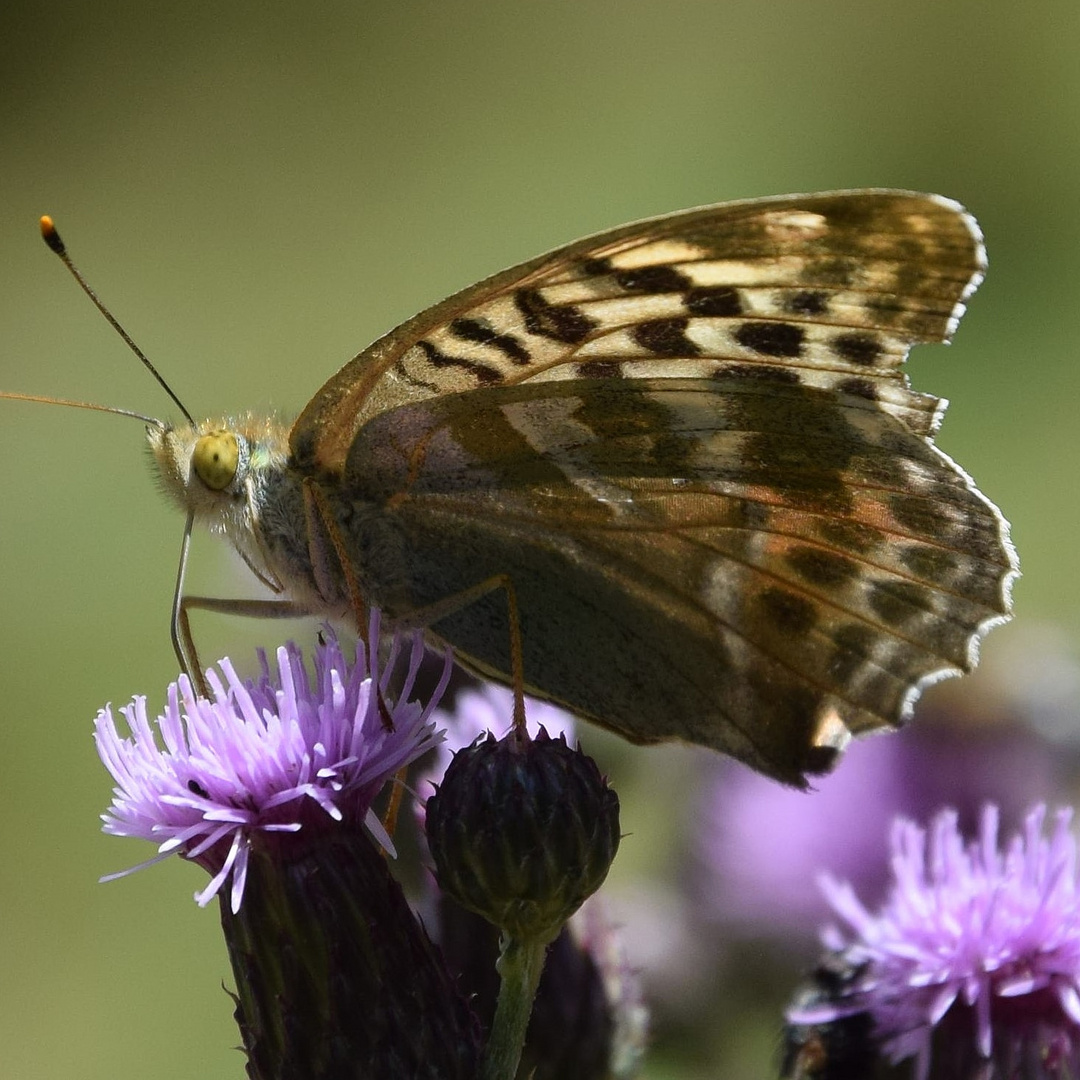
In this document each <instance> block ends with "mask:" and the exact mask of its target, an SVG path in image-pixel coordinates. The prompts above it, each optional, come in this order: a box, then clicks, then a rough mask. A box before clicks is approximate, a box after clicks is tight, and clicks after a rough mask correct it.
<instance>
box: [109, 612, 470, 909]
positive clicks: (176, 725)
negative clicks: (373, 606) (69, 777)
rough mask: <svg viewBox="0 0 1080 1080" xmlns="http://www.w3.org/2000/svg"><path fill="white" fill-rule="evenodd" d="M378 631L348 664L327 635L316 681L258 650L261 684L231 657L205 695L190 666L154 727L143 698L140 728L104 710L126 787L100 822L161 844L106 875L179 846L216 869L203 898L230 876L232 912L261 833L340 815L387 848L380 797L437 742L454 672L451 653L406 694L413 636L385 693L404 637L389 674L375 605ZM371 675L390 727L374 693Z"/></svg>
mask: <svg viewBox="0 0 1080 1080" xmlns="http://www.w3.org/2000/svg"><path fill="white" fill-rule="evenodd" d="M369 636H370V643H369V645H367V646H365V645H364V644H363V643H360V642H358V643H357V646H356V654H355V659H354V661H353V662H352V663H349V662H347V661H346V659H345V657H344V655H343V654H342V651H341V648H340V646H339V645H338V642H337V639H336V637H335V636H333V634H328V635H327V640H326V642H325V643H323V644H320V645H319V646H318V648H317V649H316V652H315V677H314V680H312V679H311V678H310V677H309V675H308V673H307V671H306V670H305V668H304V664H303V657H302V655H301V652H300V650H299V648H298V647H297V646H296V645H294V644H292V643H289V644H288V645H285V646H283V647H281V648H279V649H278V650H277V656H276V659H277V667H276V670H275V671H273V672H271V670H270V665H269V663H268V660H267V657H266V654H265V653H262V652H261V651H260V660H261V663H262V674H261V676H260V677H259V678H258V679H257V680H254V681H251V680H249V681H243V680H241V679H240V677H239V676H238V675H237V674H236V671H235V670H234V669H233V666H232V664H231V662H230V661H229V660H228V659H227V658H226V659H223V660H222V661H221V662H220V664H219V665H218V666H219V668H220V671H221V674H220V675H219V674H218V672H217V671H214V670H213V669H210V670H209V671H208V672H207V679H208V681H209V684H210V688H211V690H212V693H213V700H208V699H206V698H202V697H199V696H198V695H197V694H196V693H195V691H194V689H193V687H192V685H191V681H190V680H189V679H188V678H187V676H186V675H181V676H180V678H179V680H178V681H177V682H175V683H173V684H171V685H170V686H169V689H168V700H167V705H166V708H165V712H164V714H163V715H161V716H159V717H158V718H157V721H156V723H155V724H154V725H151V723H150V721H149V719H148V717H147V711H146V698H145V697H136V698H135V699H134V701H133V702H132V704H131V705H127V706H125V707H124V708H122V709H121V710H120V711H121V713H122V714H123V715H124V718H125V720H126V721H127V726H128V728H129V729H130V732H131V735H130V736H129V737H127V738H123V737H121V736H120V734H119V733H118V731H117V728H116V722H115V720H114V718H113V713H112V709H111V708H110V707H106V708H104V709H102V710H101V712H99V713H98V717H97V721H96V723H95V730H94V741H95V742H96V744H97V749H98V754H99V755H100V757H101V760H102V762H103V763H104V765H105V767H106V768H107V769H108V770H109V772H110V773H111V774H112V776H113V779H114V780H115V781H116V785H117V786H116V787H115V788H114V793H113V801H112V805H111V806H110V807H109V810H108V811H107V812H106V813H105V814H103V815H102V820H103V821H104V822H105V825H104V831H105V832H107V833H111V834H113V835H115V836H137V837H141V838H142V839H145V840H153V841H155V842H157V843H158V845H159V846H158V855H157V856H156V857H155V858H153V859H150V860H148V861H147V862H145V863H141V864H140V865H139V866H135V867H132V868H131V869H129V870H125V871H122V872H121V873H119V874H112V875H109V877H106V878H103V879H102V880H103V881H107V880H111V879H112V878H116V877H123V876H125V875H126V874H129V873H132V872H134V871H135V870H139V869H142V867H144V866H149V865H151V864H152V863H155V862H158V861H160V860H161V859H164V858H166V857H168V856H169V855H172V854H177V853H179V854H182V855H183V856H184V857H185V858H188V859H192V860H194V861H196V862H198V863H200V865H202V866H204V867H205V868H206V869H208V870H209V871H210V873H211V874H212V875H213V877H212V880H211V881H210V884H209V885H207V887H206V888H205V889H203V890H201V891H200V892H198V893H196V894H195V900H196V901H197V903H199V905H200V906H203V905H206V904H208V903H209V902H210V901H211V900H212V899H213V897H214V896H215V895H216V894H217V893H218V891H219V890H220V889H221V888H222V887H223V886H224V884H225V882H226V881H229V880H230V879H231V896H230V904H231V908H232V910H233V912H234V913H235V912H236V911H238V910H239V908H240V902H241V899H242V898H243V893H244V882H245V879H246V876H247V868H248V860H249V855H250V852H251V848H252V845H253V844H254V843H256V842H261V843H272V842H273V838H274V837H275V836H276V837H278V842H281V841H282V840H283V839H284V838H283V835H282V834H290V833H296V832H298V831H299V830H300V829H301V828H303V829H306V830H309V831H310V830H312V829H326V828H327V827H328V826H332V824H333V823H335V822H345V823H348V824H352V825H355V826H357V827H358V826H359V825H360V824H366V826H367V827H368V829H369V830H370V831H371V832H372V834H373V835H374V836H375V838H376V840H378V842H379V843H380V844H381V845H382V846H383V847H384V848H386V849H387V850H388V851H390V852H391V853H392V852H393V845H392V843H391V841H390V838H389V837H388V836H387V835H386V833H385V831H384V830H383V828H382V826H381V824H380V823H379V820H378V818H377V817H376V815H375V814H374V812H373V811H372V809H371V804H372V801H373V800H374V799H375V797H376V795H377V794H378V793H379V791H380V790H381V788H382V786H383V785H384V784H385V783H386V781H387V780H388V779H389V778H390V777H392V776H393V775H394V773H396V772H397V771H398V770H399V769H401V768H402V767H403V766H405V765H408V764H409V763H410V762H412V761H414V760H415V759H416V758H418V757H419V756H420V755H421V754H423V753H425V752H426V751H427V750H429V749H430V748H431V747H432V746H434V745H436V743H437V742H438V741H439V739H440V738H441V734H439V733H438V732H437V728H436V725H435V722H434V720H433V719H432V711H433V709H434V706H435V704H436V703H437V702H438V699H439V697H440V696H441V695H442V692H443V690H444V689H445V686H446V683H447V681H448V679H449V675H450V658H449V657H447V662H446V668H445V670H444V672H443V678H442V681H441V683H440V685H439V688H438V689H437V691H436V692H435V694H434V695H433V697H432V700H431V701H430V702H429V703H428V704H426V705H421V704H420V703H418V702H415V701H409V700H408V698H409V695H410V694H411V693H412V690H413V684H414V681H415V678H416V673H417V670H418V669H419V666H420V661H421V659H422V657H423V644H422V641H421V638H420V636H419V635H414V636H413V638H412V648H411V653H410V657H409V667H408V671H407V673H406V676H405V681H404V685H403V687H402V689H401V692H400V694H398V695H397V699H396V701H390V700H389V699H388V695H389V694H390V692H391V690H390V679H391V675H392V673H393V670H394V667H395V660H396V659H397V657H398V652H399V642H398V640H396V639H395V641H394V642H393V644H392V647H391V650H390V656H389V658H388V659H387V660H386V662H385V663H384V664H383V665H381V671H380V665H379V663H378V660H377V658H378V618H377V615H373V617H372V623H371V632H370V635H369ZM222 676H223V677H224V681H223V679H222ZM373 676H374V677H375V678H376V679H377V682H378V686H379V688H380V691H381V694H382V698H383V702H384V704H385V706H386V709H387V711H388V713H389V719H390V721H391V723H392V725H393V726H392V728H391V727H389V726H388V725H387V724H386V723H385V721H384V716H383V715H382V712H381V710H380V708H379V694H376V693H373V692H372V686H373V682H372V677H373ZM159 736H160V742H161V744H163V745H164V749H162V748H161V745H159V742H158V737H159Z"/></svg>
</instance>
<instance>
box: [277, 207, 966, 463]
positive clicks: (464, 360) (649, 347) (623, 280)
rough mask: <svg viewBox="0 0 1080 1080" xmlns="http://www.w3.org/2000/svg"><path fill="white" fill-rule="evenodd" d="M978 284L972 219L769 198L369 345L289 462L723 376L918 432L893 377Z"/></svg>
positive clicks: (941, 336) (915, 409) (452, 302)
mask: <svg viewBox="0 0 1080 1080" xmlns="http://www.w3.org/2000/svg"><path fill="white" fill-rule="evenodd" d="M984 269H985V255H984V252H983V247H982V241H981V236H980V234H979V231H978V227H977V226H976V224H975V222H974V220H973V219H972V218H971V217H970V215H968V214H967V213H965V212H964V210H963V209H962V208H961V207H960V206H959V205H958V204H957V203H954V202H952V201H951V200H948V199H944V198H941V197H940V196H937V195H923V194H918V193H915V192H906V191H889V190H875V189H864V190H856V191H839V192H831V193H824V194H816V195H794V196H790V195H789V196H779V197H776V198H768V199H753V200H749V201H746V202H733V203H721V204H718V205H716V206H706V207H702V208H700V209H696V210H686V211H682V212H680V213H676V214H670V215H666V216H664V217H658V218H653V219H651V220H647V221H642V222H637V223H635V224H632V225H626V226H623V227H622V228H619V229H614V230H611V231H610V232H606V233H601V234H599V235H597V236H593V237H589V238H587V239H585V240H580V241H578V242H577V243H574V244H570V245H568V246H567V247H564V248H560V249H558V250H557V251H554V252H551V253H549V254H547V255H543V256H540V257H539V258H537V259H533V260H532V261H530V262H527V263H523V264H521V265H520V266H516V267H513V268H511V269H509V270H505V271H503V272H502V273H500V274H496V275H495V276H493V277H491V278H488V279H487V280H485V281H482V282H480V283H479V284H477V285H474V286H472V287H471V288H468V289H465V290H463V291H462V292H460V293H457V294H456V295H454V296H452V297H450V298H449V299H447V300H444V301H443V302H442V303H440V304H436V305H435V306H434V307H431V308H429V309H427V310H426V311H424V312H421V313H420V314H419V315H417V316H416V317H414V318H413V319H410V320H409V321H408V322H406V323H403V324H402V325H401V326H399V327H398V328H397V329H395V330H393V331H391V332H390V333H389V334H387V335H385V336H384V337H382V338H380V339H379V340H378V341H376V342H375V343H374V344H373V345H371V346H369V347H368V348H367V349H365V350H364V351H363V352H362V353H360V355H359V356H357V357H355V358H354V359H353V360H351V361H350V362H349V363H348V364H346V365H345V366H344V367H343V368H342V369H341V370H340V371H339V372H338V373H337V374H336V375H335V376H334V377H333V378H332V379H330V381H329V382H327V383H326V385H325V386H323V387H322V389H321V390H320V391H319V392H318V393H317V394H316V395H315V397H314V398H313V399H312V400H311V402H310V403H309V404H308V406H307V407H306V408H305V410H304V411H303V413H302V414H301V415H300V417H299V419H298V420H297V422H296V424H295V425H294V426H293V429H292V432H291V436H290V444H291V449H292V453H293V457H294V459H295V461H296V462H297V463H298V464H299V465H300V466H301V467H304V468H308V469H311V470H321V471H322V472H323V473H324V474H326V473H331V474H333V473H337V472H339V471H340V470H341V468H342V466H343V464H344V461H345V457H346V456H347V454H348V452H349V447H350V446H351V445H352V440H353V438H354V437H355V435H356V433H357V432H358V431H359V430H360V428H361V427H362V426H363V425H364V424H365V423H366V422H367V421H368V420H369V419H371V417H373V416H376V415H378V414H379V413H380V412H384V411H385V410H386V409H389V408H393V407H394V406H396V405H401V404H405V403H406V402H411V401H419V400H423V399H425V398H429V397H437V396H439V395H441V394H451V393H460V392H464V391H468V390H472V389H476V388H478V387H483V386H498V385H505V384H517V383H522V382H535V381H541V380H550V379H566V378H581V377H587V378H595V377H615V376H623V377H628V378H634V377H643V378H649V377H656V376H660V377H664V376H675V377H687V376H689V375H693V374H695V373H700V374H701V375H706V376H708V375H712V374H715V373H717V372H719V371H722V370H726V369H728V368H729V367H730V366H731V365H739V366H742V365H765V366H766V367H768V368H771V369H774V371H775V369H779V370H782V371H785V372H787V375H786V376H785V377H786V378H788V379H789V380H793V381H799V382H800V383H802V384H803V385H812V386H819V387H822V388H826V389H828V388H836V387H839V388H840V389H842V390H844V391H846V392H852V393H858V394H863V395H864V396H868V397H874V398H876V399H877V400H879V401H880V403H881V405H882V407H883V408H886V409H889V410H891V411H893V412H895V413H896V414H897V415H899V416H901V417H902V418H903V419H904V420H905V422H906V423H907V424H908V426H909V427H911V428H912V430H916V431H919V432H921V433H925V434H929V433H932V431H933V430H934V429H935V427H936V424H937V421H938V415H937V413H936V411H935V407H936V405H937V400H936V399H935V398H932V397H929V396H927V395H922V394H913V393H912V392H911V391H909V390H907V382H906V379H905V378H904V376H903V374H902V371H901V365H902V364H903V362H904V359H905V358H906V356H907V352H908V349H909V348H910V347H911V345H913V344H915V343H918V342H937V341H944V340H947V339H948V338H949V337H950V336H951V334H952V332H953V330H954V329H955V327H956V324H957V322H958V320H959V318H960V316H961V314H962V313H963V310H964V309H963V300H964V299H965V298H966V297H967V296H968V295H970V293H972V292H973V291H974V290H975V288H976V287H977V286H978V284H979V282H980V281H981V280H982V275H983V270H984ZM691 361H693V364H691V363H690V362H691ZM769 377H775V374H771V375H770V376H769Z"/></svg>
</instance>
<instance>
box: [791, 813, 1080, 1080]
mask: <svg viewBox="0 0 1080 1080" xmlns="http://www.w3.org/2000/svg"><path fill="white" fill-rule="evenodd" d="M1045 817H1046V808H1045V806H1037V807H1036V808H1035V809H1033V810H1032V811H1030V813H1029V814H1028V815H1027V818H1026V821H1025V823H1024V828H1023V832H1022V833H1017V834H1016V835H1015V836H1014V837H1013V838H1012V840H1011V841H1010V843H1009V844H1008V846H1007V847H1006V848H1005V849H1004V851H1002V850H1000V849H999V846H998V825H999V820H998V818H999V815H998V810H997V808H996V807H994V806H987V807H986V808H985V809H984V812H983V815H982V819H981V822H980V827H979V836H978V839H977V840H975V841H973V842H971V843H969V844H965V842H964V840H963V837H962V836H961V834H960V831H959V829H958V827H957V815H956V812H955V811H953V810H946V811H944V812H942V813H941V814H939V815H938V817H937V818H936V819H935V820H934V821H933V823H932V824H931V826H930V829H929V830H924V829H921V828H919V827H918V826H917V825H915V824H914V823H913V822H911V821H907V820H903V819H900V820H898V821H897V822H896V823H895V825H894V828H893V834H892V869H893V875H894V882H893V885H892V887H891V890H890V893H889V897H888V899H887V900H886V902H885V903H884V905H883V906H882V907H881V908H880V910H878V911H877V912H876V913H871V912H870V911H869V910H868V909H867V908H866V907H865V906H864V905H863V904H862V903H861V902H860V900H859V899H858V897H857V895H856V892H855V890H854V889H853V888H852V887H851V885H850V884H847V883H844V884H841V883H839V882H838V881H837V880H836V879H835V878H831V877H825V878H823V879H822V885H823V888H824V890H825V892H826V894H827V896H828V899H829V901H830V903H831V904H832V906H833V907H834V908H835V910H836V912H837V913H838V914H839V915H840V916H841V917H842V918H843V919H844V921H845V922H846V923H847V924H848V926H849V927H850V932H849V934H848V935H845V934H843V933H841V931H840V930H839V929H838V928H836V927H831V928H830V929H829V930H828V931H827V932H826V935H825V943H826V946H827V947H828V948H829V949H831V950H833V951H834V952H838V953H839V954H840V955H842V957H843V959H844V962H845V963H847V964H849V965H850V966H851V968H852V969H853V970H856V971H858V975H857V977H856V978H855V979H854V982H853V984H852V986H851V987H850V988H849V989H847V990H846V991H845V993H844V994H843V995H842V997H841V998H839V999H838V1000H835V1001H833V1002H831V1003H829V1002H823V1003H820V1004H818V1005H816V1006H814V1007H811V1008H810V1009H809V1010H805V1009H804V1010H801V1011H800V1010H799V1009H795V1010H793V1011H792V1012H791V1013H790V1014H789V1020H791V1021H793V1022H794V1023H800V1024H805V1023H815V1024H818V1023H828V1022H830V1021H833V1020H839V1019H842V1018H844V1017H849V1016H852V1015H855V1014H858V1013H869V1014H870V1016H871V1017H872V1019H873V1023H874V1037H875V1038H876V1039H877V1040H879V1042H880V1045H881V1048H882V1050H883V1052H884V1053H885V1055H886V1056H887V1057H888V1058H889V1060H890V1061H891V1062H892V1063H893V1064H896V1063H898V1062H900V1061H903V1060H906V1059H909V1058H915V1061H916V1075H917V1077H918V1078H919V1080H924V1078H925V1077H927V1076H928V1075H930V1071H931V1068H933V1071H934V1074H935V1075H940V1076H949V1077H953V1076H956V1077H966V1076H972V1075H976V1074H978V1075H984V1074H986V1075H989V1074H990V1072H989V1070H988V1069H987V1068H986V1066H988V1065H990V1066H992V1069H993V1072H992V1075H995V1076H1007V1077H1012V1076H1023V1077H1030V1078H1035V1077H1063V1076H1076V1075H1078V1071H1080V881H1078V875H1077V871H1078V867H1077V846H1076V841H1075V839H1074V838H1073V836H1072V834H1071V833H1070V831H1069V823H1070V821H1071V818H1072V812H1071V811H1070V810H1060V811H1058V813H1057V814H1056V815H1055V818H1054V822H1053V824H1052V826H1051V829H1050V835H1049V838H1047V837H1046V836H1044V831H1043V825H1044V821H1045ZM927 832H929V843H928V836H927ZM935 1032H937V1037H935V1038H934V1039H933V1048H932V1045H931V1040H932V1037H934V1036H935ZM931 1051H932V1052H931Z"/></svg>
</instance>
